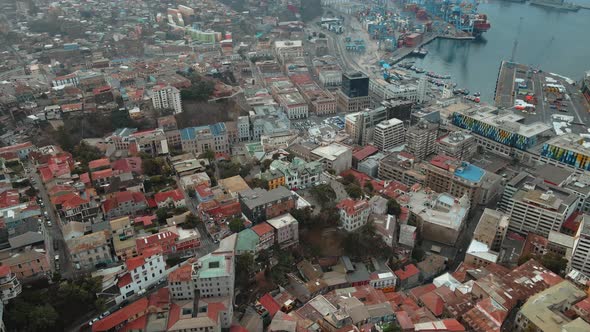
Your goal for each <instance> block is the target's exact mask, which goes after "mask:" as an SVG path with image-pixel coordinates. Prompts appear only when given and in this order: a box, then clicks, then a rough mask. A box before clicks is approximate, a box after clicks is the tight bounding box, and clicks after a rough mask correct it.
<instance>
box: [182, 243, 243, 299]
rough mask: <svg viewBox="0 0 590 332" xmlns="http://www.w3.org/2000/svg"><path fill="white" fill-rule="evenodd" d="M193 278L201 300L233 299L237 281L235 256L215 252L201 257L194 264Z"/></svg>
mask: <svg viewBox="0 0 590 332" xmlns="http://www.w3.org/2000/svg"><path fill="white" fill-rule="evenodd" d="M192 278H193V282H194V285H195V292H196V294H197V295H198V296H199V297H200V298H215V297H224V296H229V297H230V298H231V297H232V296H233V293H234V281H235V270H234V257H233V254H229V253H223V252H213V253H210V254H207V255H205V256H203V257H200V258H199V259H198V261H197V262H196V263H194V264H193V271H192Z"/></svg>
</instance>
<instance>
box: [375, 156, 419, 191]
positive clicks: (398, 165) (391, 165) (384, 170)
mask: <svg viewBox="0 0 590 332" xmlns="http://www.w3.org/2000/svg"><path fill="white" fill-rule="evenodd" d="M414 162H415V157H414V156H413V155H411V154H409V153H407V152H404V151H402V152H394V153H392V154H389V155H387V156H386V157H385V158H383V159H381V160H380V161H379V169H378V173H377V176H378V177H379V179H382V180H394V181H397V182H400V183H402V184H404V185H406V186H412V185H414V184H416V183H418V184H423V183H424V182H425V181H426V175H424V174H423V172H422V170H421V167H420V166H421V164H417V163H414Z"/></svg>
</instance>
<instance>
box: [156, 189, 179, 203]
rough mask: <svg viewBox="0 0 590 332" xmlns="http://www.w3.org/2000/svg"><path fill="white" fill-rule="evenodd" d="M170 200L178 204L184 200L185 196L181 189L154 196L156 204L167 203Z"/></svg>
mask: <svg viewBox="0 0 590 332" xmlns="http://www.w3.org/2000/svg"><path fill="white" fill-rule="evenodd" d="M169 198H170V199H172V200H173V201H175V202H178V201H181V200H183V199H184V194H183V193H182V191H181V190H180V189H175V190H169V191H165V192H161V193H156V194H155V195H154V200H155V201H156V203H163V202H166V201H167V200H168V199H169Z"/></svg>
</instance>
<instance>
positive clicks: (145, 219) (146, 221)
mask: <svg viewBox="0 0 590 332" xmlns="http://www.w3.org/2000/svg"><path fill="white" fill-rule="evenodd" d="M156 218H157V217H156V215H151V216H141V217H135V219H133V223H134V224H143V226H149V225H151V224H153V223H154V220H156Z"/></svg>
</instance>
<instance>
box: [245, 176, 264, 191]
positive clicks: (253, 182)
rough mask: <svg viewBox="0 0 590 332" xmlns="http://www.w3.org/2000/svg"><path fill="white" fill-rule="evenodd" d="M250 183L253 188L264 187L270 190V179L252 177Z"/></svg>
mask: <svg viewBox="0 0 590 332" xmlns="http://www.w3.org/2000/svg"><path fill="white" fill-rule="evenodd" d="M249 184H250V187H253V188H262V189H266V190H268V181H264V180H263V179H259V178H252V179H251V180H250V183H249Z"/></svg>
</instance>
